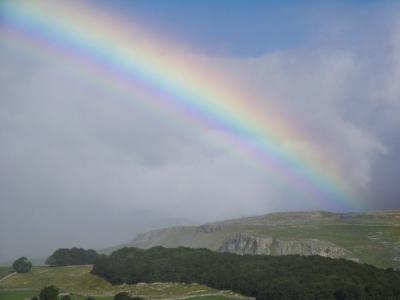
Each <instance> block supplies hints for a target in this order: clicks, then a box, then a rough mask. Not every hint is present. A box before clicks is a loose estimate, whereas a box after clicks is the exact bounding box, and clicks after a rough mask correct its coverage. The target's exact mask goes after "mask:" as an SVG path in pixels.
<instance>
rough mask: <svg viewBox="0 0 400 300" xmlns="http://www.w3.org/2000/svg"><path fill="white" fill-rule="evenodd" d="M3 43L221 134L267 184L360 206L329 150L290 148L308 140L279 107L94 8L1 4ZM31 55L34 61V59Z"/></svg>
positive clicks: (169, 44)
mask: <svg viewBox="0 0 400 300" xmlns="http://www.w3.org/2000/svg"><path fill="white" fill-rule="evenodd" d="M0 18H1V21H0V37H1V43H9V44H13V45H15V47H19V48H21V49H29V51H30V54H31V55H34V56H38V57H43V58H44V59H54V60H56V61H60V60H61V61H63V60H66V61H68V65H71V64H72V65H73V68H75V69H78V70H79V71H80V74H81V78H82V79H83V80H86V81H87V82H90V83H91V84H93V85H94V87H100V88H106V89H108V90H109V91H112V92H113V93H124V94H125V95H129V96H130V99H131V100H132V101H134V102H135V105H139V104H138V102H141V104H140V105H142V106H145V107H146V109H151V110H159V111H160V110H161V111H163V112H164V113H165V115H169V116H172V119H179V120H180V122H181V123H180V124H182V123H187V124H189V125H188V126H190V128H193V130H194V131H195V132H196V134H200V135H201V132H202V131H204V129H206V130H208V129H213V130H218V131H219V132H221V134H222V136H223V137H224V138H223V140H222V141H220V142H221V143H223V144H224V145H228V146H229V147H231V148H233V149H234V150H236V151H238V153H240V155H241V156H242V157H246V158H250V159H248V160H249V161H252V163H253V164H254V165H257V166H258V167H259V168H262V169H265V170H268V174H270V175H269V176H268V177H269V180H275V181H277V182H280V184H282V183H284V184H283V185H284V187H285V189H288V188H290V189H292V190H293V191H294V192H295V193H297V192H301V193H302V194H303V195H305V197H307V198H309V199H312V200H313V201H317V202H318V203H321V202H322V203H326V204H327V205H329V206H330V207H332V206H334V207H336V208H349V207H351V208H352V207H354V206H355V205H356V202H358V201H355V199H356V198H357V196H356V193H355V192H354V191H352V190H351V188H350V187H349V186H348V185H347V184H346V182H344V180H343V176H341V172H340V170H339V169H338V168H337V167H336V166H335V164H334V163H333V162H332V159H331V158H332V157H331V155H329V153H328V152H327V149H317V148H311V149H308V151H301V150H300V149H297V148H296V147H295V146H291V147H288V146H286V143H285V141H288V140H289V141H290V140H293V141H296V140H304V139H309V138H310V137H309V136H308V135H307V132H305V130H302V128H301V126H299V125H298V124H295V123H294V122H293V121H290V120H289V118H285V114H284V113H282V112H281V111H279V110H278V108H276V107H263V108H262V109H261V108H260V107H257V106H255V105H254V103H253V104H252V102H251V101H249V100H248V99H249V97H251V93H249V92H248V91H245V90H244V89H240V88H237V87H235V86H234V85H233V84H232V82H229V80H228V79H229V76H224V75H226V74H223V73H221V74H218V72H212V71H210V69H209V68H207V66H206V65H203V64H202V63H201V62H199V61H198V60H195V59H191V58H190V57H188V55H187V54H186V52H185V51H184V49H180V48H178V47H176V46H174V45H173V43H172V42H171V41H168V40H166V39H165V38H164V37H162V36H156V35H154V34H153V35H151V38H149V35H148V34H147V33H146V31H145V30H143V29H142V28H140V27H139V26H137V24H135V23H133V22H131V21H130V20H128V19H123V18H121V17H116V16H115V15H110V14H108V13H106V12H104V10H102V9H101V8H100V7H98V6H96V5H95V4H94V3H93V2H90V1H81V2H78V1H50V0H49V1H18V0H16V1H15V0H14V1H3V2H2V3H1V4H0ZM32 52H33V54H32Z"/></svg>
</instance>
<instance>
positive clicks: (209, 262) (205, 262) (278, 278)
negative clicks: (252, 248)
mask: <svg viewBox="0 0 400 300" xmlns="http://www.w3.org/2000/svg"><path fill="white" fill-rule="evenodd" d="M92 273H93V274H96V275H99V276H101V277H103V278H105V279H106V280H108V281H109V282H111V283H113V284H123V283H127V284H134V283H138V282H171V281H172V282H186V283H194V282H196V283H200V284H205V285H208V286H210V287H213V288H216V289H229V290H233V291H235V292H239V293H242V294H244V295H247V296H251V297H256V298H257V299H266V300H267V299H279V300H285V299H304V300H306V299H327V300H328V299H338V300H344V299H375V300H378V299H396V298H395V297H398V295H400V272H397V271H394V270H382V269H377V268H375V267H373V266H370V265H365V264H358V263H354V262H351V261H347V260H342V259H330V258H324V257H320V256H310V257H305V256H296V255H292V256H267V255H244V256H240V255H236V254H231V253H217V252H212V251H210V250H207V249H189V248H183V247H180V248H169V249H167V248H163V247H155V248H151V249H148V250H142V249H137V248H123V249H120V250H118V251H115V252H114V253H112V254H111V255H110V256H105V255H102V256H99V257H98V258H97V260H96V262H95V264H94V266H93V270H92Z"/></svg>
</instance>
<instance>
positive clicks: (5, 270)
mask: <svg viewBox="0 0 400 300" xmlns="http://www.w3.org/2000/svg"><path fill="white" fill-rule="evenodd" d="M11 272H12V268H11V267H0V279H1V278H3V277H5V276H7V275H8V274H10V273H11Z"/></svg>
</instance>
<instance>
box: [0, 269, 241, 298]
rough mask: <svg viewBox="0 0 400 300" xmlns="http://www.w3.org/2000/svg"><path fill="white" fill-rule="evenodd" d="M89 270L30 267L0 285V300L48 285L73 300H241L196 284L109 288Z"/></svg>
mask: <svg viewBox="0 0 400 300" xmlns="http://www.w3.org/2000/svg"><path fill="white" fill-rule="evenodd" d="M91 270H92V266H71V267H34V268H32V271H31V272H29V273H25V274H15V275H13V276H12V277H9V278H7V279H6V280H4V281H0V299H2V300H8V299H12V300H23V299H26V298H29V297H31V296H33V295H35V294H37V293H38V291H39V290H40V289H42V288H43V287H45V286H48V285H52V284H53V285H56V286H57V287H59V288H60V289H61V292H63V293H65V292H67V293H72V294H73V295H75V296H74V299H83V298H84V296H89V295H90V296H95V297H96V298H97V299H101V300H108V299H112V296H113V295H115V294H116V293H118V292H121V291H127V292H131V293H132V294H134V295H139V296H142V297H144V298H146V299H161V298H162V299H167V298H168V299H176V298H180V299H186V298H190V299H194V298H197V297H201V299H203V300H212V299H219V300H229V299H238V298H244V297H241V296H240V295H238V294H234V293H232V292H229V291H218V290H215V289H211V288H208V287H206V286H203V285H198V284H180V283H153V284H134V285H119V286H115V285H111V284H110V283H109V282H107V281H106V280H104V279H103V278H101V277H98V276H96V275H93V274H90V271H91Z"/></svg>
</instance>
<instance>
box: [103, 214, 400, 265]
mask: <svg viewBox="0 0 400 300" xmlns="http://www.w3.org/2000/svg"><path fill="white" fill-rule="evenodd" d="M213 227H214V228H217V230H209V228H213ZM204 229H205V230H204ZM238 232H241V233H248V234H250V235H254V236H257V237H274V238H278V239H289V240H290V239H302V238H305V239H307V238H313V239H319V240H322V241H327V242H331V243H333V244H336V245H337V246H340V247H343V248H345V249H347V250H349V251H351V252H352V256H353V257H357V258H358V259H359V260H360V262H363V263H369V264H372V265H375V266H377V267H395V268H400V259H398V260H395V257H396V256H397V257H398V258H400V211H388V212H372V213H364V214H335V213H329V212H304V213H275V214H268V215H264V216H258V217H251V218H244V219H238V220H229V221H224V222H217V223H212V224H206V225H204V226H199V227H195V226H181V227H175V228H172V229H165V230H158V231H153V232H152V233H153V234H152V238H151V239H140V238H136V239H135V240H133V241H132V242H131V243H128V244H126V245H128V246H134V247H141V248H149V247H153V246H157V245H161V246H165V247H177V246H187V247H195V248H198V247H206V248H209V249H211V250H217V249H218V248H219V247H220V245H221V244H222V243H223V242H224V241H225V240H226V239H228V238H229V237H230V236H232V235H234V234H236V233H238ZM116 248H119V247H116ZM116 248H113V249H112V248H111V249H108V251H107V252H111V251H110V250H116Z"/></svg>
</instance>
